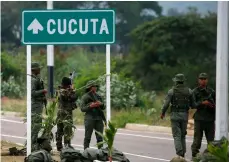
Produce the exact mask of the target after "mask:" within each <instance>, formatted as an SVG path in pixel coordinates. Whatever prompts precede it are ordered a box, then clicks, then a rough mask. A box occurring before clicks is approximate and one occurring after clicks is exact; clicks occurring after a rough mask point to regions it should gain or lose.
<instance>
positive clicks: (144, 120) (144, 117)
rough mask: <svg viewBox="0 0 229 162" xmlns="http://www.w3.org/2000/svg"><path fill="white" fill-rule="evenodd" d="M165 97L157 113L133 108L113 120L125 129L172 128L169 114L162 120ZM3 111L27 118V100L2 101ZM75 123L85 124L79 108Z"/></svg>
mask: <svg viewBox="0 0 229 162" xmlns="http://www.w3.org/2000/svg"><path fill="white" fill-rule="evenodd" d="M162 98H163V96H160V97H157V100H156V101H155V104H154V108H155V110H156V112H154V113H151V114H148V113H147V110H141V109H140V108H133V109H132V110H128V111H127V110H121V111H116V110H112V111H111V120H112V122H113V123H114V124H115V125H116V127H118V128H123V127H125V125H126V123H138V124H148V125H160V126H170V121H169V117H168V116H169V115H168V114H167V117H166V119H164V120H161V119H160V112H161V110H160V108H161V104H162V100H163V99H162ZM2 111H11V112H20V113H22V116H24V117H25V116H26V99H23V100H17V99H9V98H5V99H2ZM73 119H74V123H75V124H77V125H83V123H84V113H82V112H81V110H80V108H79V107H78V108H77V109H76V110H74V112H73Z"/></svg>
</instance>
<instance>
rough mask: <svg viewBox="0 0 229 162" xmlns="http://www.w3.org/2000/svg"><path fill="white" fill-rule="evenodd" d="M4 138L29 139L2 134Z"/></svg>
mask: <svg viewBox="0 0 229 162" xmlns="http://www.w3.org/2000/svg"><path fill="white" fill-rule="evenodd" d="M1 136H3V137H10V138H19V139H27V138H26V137H20V136H12V135H8V134H1Z"/></svg>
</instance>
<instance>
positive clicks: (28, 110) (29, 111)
mask: <svg viewBox="0 0 229 162" xmlns="http://www.w3.org/2000/svg"><path fill="white" fill-rule="evenodd" d="M26 53H27V144H26V145H27V156H28V155H29V154H30V153H31V45H27V46H26Z"/></svg>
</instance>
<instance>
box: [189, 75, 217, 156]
mask: <svg viewBox="0 0 229 162" xmlns="http://www.w3.org/2000/svg"><path fill="white" fill-rule="evenodd" d="M207 83H208V76H207V74H206V73H201V74H200V75H199V86H198V87H196V88H195V89H194V90H193V97H194V100H195V103H196V107H195V108H196V109H197V111H196V113H195V114H194V140H193V144H192V156H193V157H195V156H196V155H197V153H199V149H200V147H201V142H202V138H203V132H204V133H205V136H206V139H207V142H208V143H209V142H211V141H213V140H214V134H215V91H214V90H213V89H212V88H210V87H208V86H207Z"/></svg>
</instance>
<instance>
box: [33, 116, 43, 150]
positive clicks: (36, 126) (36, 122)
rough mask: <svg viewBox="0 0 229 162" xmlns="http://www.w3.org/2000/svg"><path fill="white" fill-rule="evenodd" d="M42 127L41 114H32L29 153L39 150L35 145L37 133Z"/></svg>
mask: <svg viewBox="0 0 229 162" xmlns="http://www.w3.org/2000/svg"><path fill="white" fill-rule="evenodd" d="M41 127H42V117H41V114H32V116H31V151H32V152H33V151H36V150H39V147H38V144H37V137H38V133H39V131H40V130H41Z"/></svg>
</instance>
